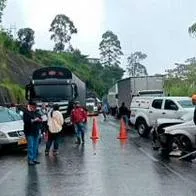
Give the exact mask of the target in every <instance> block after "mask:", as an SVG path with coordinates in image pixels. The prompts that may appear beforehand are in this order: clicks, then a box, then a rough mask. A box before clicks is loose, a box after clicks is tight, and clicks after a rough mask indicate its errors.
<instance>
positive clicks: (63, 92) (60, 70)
mask: <svg viewBox="0 0 196 196" xmlns="http://www.w3.org/2000/svg"><path fill="white" fill-rule="evenodd" d="M85 96H86V86H85V83H84V82H83V81H81V80H80V79H79V78H78V77H77V76H76V75H75V74H73V73H72V72H71V71H70V70H68V69H67V68H65V67H44V68H41V69H38V70H35V71H34V72H33V74H32V80H31V81H30V83H29V84H28V85H27V86H26V99H27V100H32V101H35V102H36V103H37V104H38V105H39V106H40V107H41V105H42V104H43V103H45V104H46V105H47V104H58V105H59V107H60V111H61V112H62V114H63V116H64V119H65V125H66V126H68V125H71V120H70V114H71V110H72V108H73V102H74V101H80V104H81V105H83V106H85Z"/></svg>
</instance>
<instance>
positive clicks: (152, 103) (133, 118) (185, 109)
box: [130, 96, 194, 137]
mask: <svg viewBox="0 0 196 196" xmlns="http://www.w3.org/2000/svg"><path fill="white" fill-rule="evenodd" d="M130 110H131V115H130V122H131V124H133V125H134V126H135V128H136V130H137V131H138V133H139V135H140V136H142V137H145V136H148V134H149V132H150V129H151V128H152V127H153V125H154V124H155V122H156V120H157V119H158V118H170V119H179V118H181V117H182V116H183V115H184V114H187V113H189V112H193V111H194V105H193V104H192V100H191V98H190V97H170V96H169V97H133V100H132V102H131V106H130Z"/></svg>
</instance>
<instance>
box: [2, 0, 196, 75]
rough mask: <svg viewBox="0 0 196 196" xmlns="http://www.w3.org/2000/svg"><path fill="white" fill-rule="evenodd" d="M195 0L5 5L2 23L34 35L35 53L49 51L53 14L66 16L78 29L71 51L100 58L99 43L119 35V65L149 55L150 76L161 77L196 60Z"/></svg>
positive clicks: (11, 1)
mask: <svg viewBox="0 0 196 196" xmlns="http://www.w3.org/2000/svg"><path fill="white" fill-rule="evenodd" d="M195 8H196V1H195V0H118V1H117V0H116V1H115V0H55V1H53V0H8V3H7V7H6V9H5V11H4V16H3V24H4V26H6V27H8V28H9V27H10V26H11V27H13V26H16V28H17V29H19V28H24V27H30V28H32V29H33V30H34V31H35V38H36V40H35V41H36V45H35V46H34V48H41V49H52V48H53V45H54V43H53V42H52V41H50V34H49V32H48V30H49V28H50V24H51V22H52V20H53V19H54V17H55V16H56V14H60V13H63V14H65V15H67V16H69V17H70V19H71V20H72V21H73V22H74V24H75V26H76V27H77V29H78V34H77V35H74V36H73V40H72V43H73V46H74V47H75V48H79V49H80V50H81V51H82V53H84V54H88V55H89V56H90V57H99V50H98V48H99V43H100V41H101V36H102V34H103V33H104V32H105V31H106V30H112V31H113V32H114V33H115V34H117V35H118V37H119V40H120V42H121V46H122V49H123V52H124V54H125V56H124V58H123V60H122V66H123V67H124V68H125V64H126V58H127V56H128V55H129V54H130V53H132V52H135V51H142V52H144V53H146V54H147V55H148V58H147V59H146V60H145V61H144V62H143V63H144V64H145V65H146V67H147V70H148V73H149V74H150V75H151V74H155V73H164V71H165V69H168V68H173V67H174V63H182V62H184V61H185V60H186V59H187V58H189V57H193V56H196V38H195V39H193V38H192V37H190V36H189V34H188V27H189V26H190V25H191V24H193V23H194V22H196V12H195Z"/></svg>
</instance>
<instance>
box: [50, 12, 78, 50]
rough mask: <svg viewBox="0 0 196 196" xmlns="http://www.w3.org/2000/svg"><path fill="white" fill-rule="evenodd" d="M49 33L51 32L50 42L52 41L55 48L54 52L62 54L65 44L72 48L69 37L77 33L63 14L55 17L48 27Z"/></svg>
mask: <svg viewBox="0 0 196 196" xmlns="http://www.w3.org/2000/svg"><path fill="white" fill-rule="evenodd" d="M49 31H50V32H52V35H51V40H54V42H55V46H54V51H56V52H62V51H64V49H65V44H68V45H69V48H72V46H71V44H70V41H71V36H72V34H74V33H77V29H76V28H75V26H74V24H73V22H72V21H71V20H70V19H69V17H67V16H66V15H64V14H59V15H56V17H55V18H54V20H53V21H52V23H51V25H50V30H49Z"/></svg>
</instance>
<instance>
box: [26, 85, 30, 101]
mask: <svg viewBox="0 0 196 196" xmlns="http://www.w3.org/2000/svg"><path fill="white" fill-rule="evenodd" d="M29 90H30V89H29V85H26V86H25V99H26V100H28V101H29V93H30V92H29Z"/></svg>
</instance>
